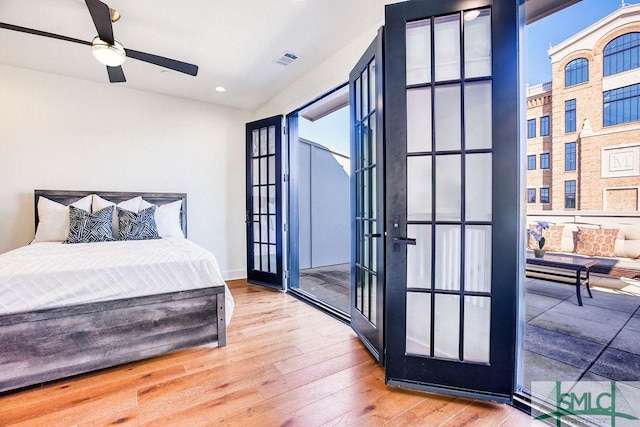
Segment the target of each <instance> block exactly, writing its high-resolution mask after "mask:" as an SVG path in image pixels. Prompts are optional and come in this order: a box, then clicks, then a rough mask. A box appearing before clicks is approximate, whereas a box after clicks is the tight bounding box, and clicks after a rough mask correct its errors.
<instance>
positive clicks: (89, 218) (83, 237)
mask: <svg viewBox="0 0 640 427" xmlns="http://www.w3.org/2000/svg"><path fill="white" fill-rule="evenodd" d="M112 214H113V206H109V207H106V208H104V209H101V210H99V211H98V212H94V213H89V212H88V211H85V210H84V209H79V208H76V207H75V206H69V235H68V236H67V240H65V241H64V243H92V242H109V241H112V240H113V236H112V232H111V215H112Z"/></svg>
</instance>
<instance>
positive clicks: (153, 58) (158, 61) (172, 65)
mask: <svg viewBox="0 0 640 427" xmlns="http://www.w3.org/2000/svg"><path fill="white" fill-rule="evenodd" d="M124 51H125V52H126V53H127V57H128V58H133V59H137V60H139V61H144V62H148V63H150V64H154V65H159V66H161V67H165V68H169V69H171V70H175V71H179V72H181V73H185V74H189V75H191V76H196V75H198V66H197V65H193V64H189V63H186V62H182V61H177V60H175V59H169V58H165V57H164V56H158V55H152V54H150V53H145V52H140V51H137V50H133V49H127V48H125V49H124Z"/></svg>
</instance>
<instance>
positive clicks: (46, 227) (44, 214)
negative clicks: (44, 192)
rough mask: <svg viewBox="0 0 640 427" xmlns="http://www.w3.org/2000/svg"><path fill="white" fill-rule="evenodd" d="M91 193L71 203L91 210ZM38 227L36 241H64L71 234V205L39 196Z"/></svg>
mask: <svg viewBox="0 0 640 427" xmlns="http://www.w3.org/2000/svg"><path fill="white" fill-rule="evenodd" d="M91 199H92V197H91V195H88V196H86V197H83V198H82V199H80V200H76V201H75V202H73V203H71V205H73V206H75V207H76V208H79V209H83V210H85V211H87V212H91ZM37 209H38V229H37V230H36V236H35V238H34V239H33V241H34V242H62V241H64V240H66V239H67V237H68V235H69V206H65V205H63V204H61V203H57V202H54V201H53V200H49V199H47V198H46V197H42V196H40V197H38V207H37Z"/></svg>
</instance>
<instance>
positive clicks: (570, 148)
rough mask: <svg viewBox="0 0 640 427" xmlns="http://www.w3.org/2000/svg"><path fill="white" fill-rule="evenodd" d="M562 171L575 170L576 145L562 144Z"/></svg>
mask: <svg viewBox="0 0 640 427" xmlns="http://www.w3.org/2000/svg"><path fill="white" fill-rule="evenodd" d="M564 170H566V171H574V170H576V143H575V142H569V143H567V144H564Z"/></svg>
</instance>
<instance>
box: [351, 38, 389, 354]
mask: <svg viewBox="0 0 640 427" xmlns="http://www.w3.org/2000/svg"><path fill="white" fill-rule="evenodd" d="M381 52H382V36H381V34H379V35H378V37H377V38H376V40H374V42H373V43H372V44H371V46H370V47H369V49H368V50H367V52H366V53H365V54H364V56H363V57H362V58H361V59H360V61H359V62H358V64H357V65H356V67H355V68H354V69H353V71H352V72H351V74H350V76H349V85H350V104H351V117H352V120H351V121H352V133H351V135H352V137H351V153H352V155H351V157H352V159H353V160H354V161H353V162H352V163H351V164H352V169H351V182H352V193H351V194H352V203H353V205H352V258H351V270H352V283H351V289H352V291H351V295H352V302H351V326H352V327H353V329H354V330H355V331H356V333H357V334H358V336H359V337H360V339H361V340H362V341H363V343H364V344H365V345H366V347H367V348H368V349H369V350H370V351H371V353H372V354H373V356H374V357H375V358H376V359H377V360H378V361H380V363H383V360H382V354H383V351H382V345H383V322H382V316H383V314H384V312H383V310H382V307H383V296H384V268H383V267H384V262H383V259H384V258H383V257H384V239H383V238H382V236H383V229H384V228H383V218H382V209H381V206H383V204H382V203H381V202H382V200H383V199H382V197H383V188H384V186H383V182H382V179H383V178H384V175H383V174H384V170H383V168H382V164H381V163H379V162H378V159H381V158H383V156H382V149H383V147H382V138H381V135H382V133H381V130H382V117H383V116H382V111H381V107H382V102H381V98H380V97H381V94H382V67H381V65H380V58H381Z"/></svg>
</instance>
